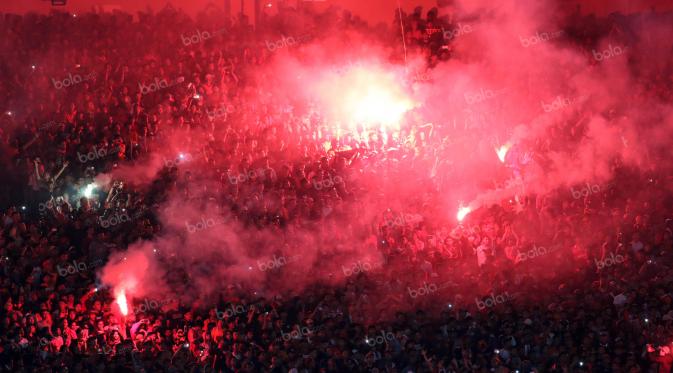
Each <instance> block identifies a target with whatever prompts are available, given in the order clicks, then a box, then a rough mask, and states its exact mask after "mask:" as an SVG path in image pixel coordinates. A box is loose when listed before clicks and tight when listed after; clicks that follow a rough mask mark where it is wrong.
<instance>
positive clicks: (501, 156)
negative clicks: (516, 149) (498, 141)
mask: <svg viewBox="0 0 673 373" xmlns="http://www.w3.org/2000/svg"><path fill="white" fill-rule="evenodd" d="M511 147H512V144H510V143H507V144H505V145H503V146H501V147H499V148H496V149H495V152H496V154H498V159H500V162H502V163H505V157H507V152H508V151H509V148H511Z"/></svg>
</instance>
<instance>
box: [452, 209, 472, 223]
mask: <svg viewBox="0 0 673 373" xmlns="http://www.w3.org/2000/svg"><path fill="white" fill-rule="evenodd" d="M471 212H472V209H471V208H469V207H464V206H461V207H460V208H459V209H458V214H457V215H456V217H457V218H458V221H463V219H465V217H466V216H467V214H469V213H471Z"/></svg>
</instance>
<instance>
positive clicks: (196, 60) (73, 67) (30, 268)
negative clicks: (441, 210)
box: [0, 8, 673, 373]
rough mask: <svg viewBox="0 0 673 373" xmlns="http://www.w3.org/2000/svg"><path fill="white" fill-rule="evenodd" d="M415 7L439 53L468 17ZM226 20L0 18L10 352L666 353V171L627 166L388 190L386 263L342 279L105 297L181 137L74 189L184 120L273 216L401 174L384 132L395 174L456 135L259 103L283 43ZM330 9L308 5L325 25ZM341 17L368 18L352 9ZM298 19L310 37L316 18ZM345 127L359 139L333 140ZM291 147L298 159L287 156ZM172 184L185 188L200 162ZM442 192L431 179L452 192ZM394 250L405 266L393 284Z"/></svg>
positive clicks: (223, 175)
mask: <svg viewBox="0 0 673 373" xmlns="http://www.w3.org/2000/svg"><path fill="white" fill-rule="evenodd" d="M321 17H326V16H321ZM403 17H404V19H403V23H404V24H405V26H406V30H408V36H409V42H410V44H411V45H416V46H417V47H418V48H423V49H425V50H427V54H428V58H429V60H430V62H431V63H436V60H437V59H446V58H450V46H451V38H453V37H454V36H455V35H457V32H468V31H466V29H465V26H464V25H462V26H460V25H451V24H450V22H449V21H448V20H446V19H441V18H439V17H438V15H437V10H436V9H433V10H431V11H429V12H428V13H427V16H426V17H423V15H422V12H421V10H420V9H417V10H416V11H415V12H414V13H413V14H411V15H403ZM219 19H221V18H218V17H217V16H215V15H208V14H206V13H204V14H203V15H201V16H200V17H199V18H198V19H197V20H192V19H190V18H189V17H187V16H186V15H185V14H183V13H181V12H178V11H175V10H173V9H170V8H166V9H164V10H162V11H161V12H159V13H157V14H141V15H140V19H139V20H137V21H133V17H132V16H131V15H128V14H124V13H115V14H93V13H91V14H78V16H77V17H76V18H74V17H72V16H70V15H68V14H61V13H55V14H51V15H49V16H38V15H25V16H15V15H7V14H5V15H3V18H2V20H1V24H0V27H1V28H2V34H3V35H5V37H3V38H2V41H0V43H1V44H0V48H1V50H2V52H3V61H2V65H1V66H2V68H1V69H0V71H1V73H2V76H3V78H4V79H1V80H0V92H3V93H2V95H3V96H2V97H0V106H2V107H5V108H8V109H7V112H6V113H5V114H4V118H3V119H2V120H3V126H2V128H0V131H1V132H0V140H1V142H2V152H3V156H2V162H4V164H3V169H4V170H5V172H4V175H3V176H4V179H5V182H4V185H3V186H2V197H0V198H2V200H0V202H1V203H0V205H1V206H3V212H2V215H1V220H2V226H1V227H0V229H1V234H0V261H1V262H2V263H1V264H0V266H1V268H2V271H1V272H0V280H1V281H2V285H3V286H2V293H1V295H0V300H1V301H2V304H3V311H2V313H1V315H2V326H1V327H0V348H1V350H0V367H2V368H0V369H2V370H3V371H5V370H6V371H12V372H29V371H65V370H66V369H67V370H68V371H69V370H70V369H72V370H74V371H117V370H123V369H129V370H134V371H176V372H181V371H214V372H238V371H244V372H256V371H271V372H286V371H290V372H314V371H315V372H343V371H357V372H359V371H363V372H365V371H367V372H405V373H406V372H486V371H496V372H510V371H514V372H532V371H538V372H570V371H589V372H660V373H662V372H670V371H671V366H672V364H673V355H672V353H671V349H673V294H672V293H671V289H673V271H671V270H670V268H671V265H673V253H672V251H671V249H672V245H673V220H671V218H673V217H671V216H670V208H671V202H673V200H671V196H670V190H671V186H672V182H673V180H671V179H670V177H668V175H661V174H651V175H643V174H640V173H636V172H634V171H630V170H628V169H626V168H620V167H619V166H615V167H616V170H617V171H616V172H617V173H620V174H621V175H622V176H621V177H620V182H619V183H613V184H611V185H608V186H603V185H601V186H598V187H597V188H598V190H599V191H598V192H595V193H589V192H587V193H583V192H582V193H581V192H576V191H572V192H568V191H559V192H558V193H557V194H556V195H548V196H535V195H530V196H520V197H518V198H517V199H516V200H515V201H514V200H513V201H503V203H502V204H501V205H497V206H495V207H492V208H489V209H483V210H480V211H476V212H474V213H473V215H470V216H469V218H468V219H466V220H465V222H464V223H463V224H461V225H459V226H458V227H455V228H453V229H450V228H448V227H447V226H446V225H433V224H430V223H426V222H425V221H424V219H423V214H424V212H425V211H426V210H427V209H431V207H429V206H428V205H427V204H426V203H423V202H422V201H421V202H418V206H416V208H415V209H410V210H415V211H413V212H410V211H392V210H388V211H386V210H385V201H382V202H381V207H382V210H381V211H386V212H385V213H383V214H380V215H379V219H378V221H376V222H375V224H374V225H372V224H368V223H371V222H366V221H363V222H360V225H361V226H363V227H365V226H369V227H370V228H369V229H368V230H365V233H364V237H365V238H366V239H364V240H363V245H375V246H377V247H378V248H379V249H380V251H381V253H382V254H383V256H384V257H385V264H379V263H365V265H366V266H363V267H358V270H357V271H356V269H355V267H354V268H352V269H344V273H346V271H348V270H350V271H351V272H350V273H354V272H359V273H358V274H357V275H354V276H347V277H348V278H347V282H346V283H345V284H344V285H343V286H341V287H337V288H325V287H321V286H313V287H311V288H309V289H307V290H306V291H305V292H304V294H302V295H301V296H296V297H291V298H289V299H285V298H281V297H274V298H273V299H264V298H252V299H251V298H245V297H241V296H240V294H239V293H237V291H236V289H235V288H228V289H226V290H223V293H222V296H221V297H220V299H219V300H218V302H217V304H213V305H211V306H209V307H203V306H200V307H199V306H196V305H191V304H184V303H182V302H181V301H180V300H175V299H145V300H144V303H142V304H136V305H135V306H134V307H133V311H132V312H131V313H130V314H129V316H128V318H127V319H121V318H120V317H119V316H118V315H116V314H115V313H114V312H112V310H111V304H112V296H111V294H110V292H109V291H108V289H105V288H99V287H97V286H98V285H97V282H96V270H97V269H99V268H101V267H102V266H103V265H104V264H105V263H106V261H107V258H108V257H109V256H110V254H111V253H113V252H117V251H121V250H123V249H124V248H126V247H127V246H128V245H129V244H131V243H133V242H135V241H137V240H139V239H150V238H152V237H153V236H154V235H156V234H157V233H158V232H160V230H161V227H160V222H159V220H158V219H157V217H156V216H155V214H154V211H153V208H154V207H155V206H157V205H159V204H160V203H161V202H162V201H163V200H164V198H165V192H164V191H165V190H168V189H170V186H171V185H172V184H173V183H175V180H176V176H175V173H176V169H177V168H178V167H179V164H180V162H181V161H182V159H181V156H180V155H177V156H176V159H170V160H167V159H165V160H164V162H165V166H166V167H164V169H163V170H162V172H161V173H160V175H159V177H158V178H157V180H156V181H155V183H156V185H154V186H153V187H152V188H151V189H150V191H149V192H147V191H141V190H140V189H136V188H135V187H134V186H132V185H130V184H129V183H124V182H123V181H116V182H115V183H114V184H113V186H112V187H110V188H108V189H107V190H88V191H87V192H84V193H83V192H82V191H83V190H86V189H87V186H88V185H90V184H91V183H93V182H94V181H95V179H94V177H95V176H96V175H99V174H102V173H107V172H110V171H112V170H114V169H116V168H120V167H123V166H124V165H127V164H132V163H134V162H136V161H138V160H142V159H145V158H147V157H148V156H149V155H150V154H151V153H152V152H154V151H156V150H158V149H161V147H162V143H163V142H164V141H167V139H169V138H172V137H174V136H176V134H177V135H181V134H185V135H184V136H185V137H184V138H185V142H186V143H188V144H192V145H193V144H201V143H203V144H207V145H206V146H203V147H202V148H201V149H199V152H198V156H196V155H194V156H192V155H189V156H190V157H193V158H194V159H192V160H193V161H194V162H198V163H201V164H209V165H212V167H210V168H209V169H210V170H211V171H210V172H211V173H215V175H214V176H213V175H208V176H211V177H215V178H217V179H219V180H220V181H221V182H220V185H219V187H218V189H217V191H213V192H212V193H213V194H216V195H217V196H218V198H219V199H220V200H221V201H222V202H223V203H224V204H226V205H228V206H229V207H230V208H231V211H232V212H234V214H235V216H236V219H237V220H238V221H241V222H242V223H243V224H245V225H250V226H258V227H264V226H269V225H277V226H278V227H281V228H284V227H287V226H289V225H297V226H302V225H306V224H309V223H310V222H312V221H325V222H327V221H329V220H330V219H331V218H332V217H333V216H334V215H338V214H339V212H340V211H341V210H340V206H343V205H344V204H346V203H357V195H358V192H359V189H358V188H359V185H360V184H359V181H358V177H357V174H358V171H357V170H359V169H361V168H362V167H361V165H362V163H363V162H367V165H368V167H367V168H368V170H383V169H386V170H387V172H390V174H391V177H393V178H394V177H397V176H396V175H395V167H388V166H387V163H386V162H387V158H385V157H381V156H380V155H381V154H385V149H389V148H391V147H393V146H396V147H399V149H401V150H400V151H399V153H396V154H394V155H393V154H387V155H386V156H387V157H388V158H395V159H396V161H397V162H396V165H397V166H396V167H397V169H398V170H400V172H402V170H408V169H409V168H410V167H411V165H417V164H425V165H427V166H428V167H427V168H428V169H430V168H432V163H433V162H434V161H435V159H434V156H435V155H436V154H434V153H427V152H425V151H417V150H416V149H426V148H427V149H437V148H439V147H440V145H441V144H443V143H445V139H443V138H438V137H437V136H436V135H435V136H434V137H433V136H432V135H427V134H426V133H423V134H421V133H420V132H422V131H420V132H415V131H412V132H410V133H403V134H402V135H401V136H400V137H399V139H404V140H399V139H398V140H396V139H393V138H385V137H384V136H381V134H373V135H372V136H371V137H370V138H369V139H368V140H367V141H361V140H355V139H348V138H346V139H344V140H342V141H343V143H342V144H336V143H333V144H331V145H330V147H324V146H323V145H322V144H320V143H318V142H316V141H315V140H314V139H315V138H316V136H317V138H320V137H319V136H320V135H314V131H316V130H315V129H316V128H318V127H319V126H316V122H314V119H313V118H305V117H302V116H301V115H300V114H298V113H293V112H292V111H290V110H287V108H286V107H283V106H282V105H279V104H277V103H275V102H273V101H272V100H271V98H269V99H268V102H267V105H266V106H265V107H264V108H259V107H256V106H255V105H256V104H257V103H259V102H263V100H256V101H254V104H253V103H251V101H248V100H245V97H246V95H251V94H257V93H259V92H255V88H254V84H253V83H254V79H255V77H254V75H253V74H252V72H254V69H255V67H256V66H259V65H262V64H264V63H265V62H266V61H267V60H268V59H269V57H270V55H271V54H272V53H273V50H272V49H273V48H269V46H268V45H269V44H268V41H267V40H269V39H273V38H272V37H271V36H269V34H268V30H264V29H261V30H258V31H253V29H252V28H251V26H249V25H247V24H245V22H243V21H241V22H238V23H232V24H220V23H218V20H219ZM275 21H276V22H281V21H282V19H276V20H275ZM327 21H328V20H325V19H323V18H320V17H317V16H316V17H315V19H314V24H316V25H317V24H320V23H321V22H327ZM334 22H342V23H343V24H341V25H340V27H342V28H349V27H352V28H362V27H365V26H363V25H362V24H361V23H360V22H359V21H358V20H356V19H352V18H349V17H337V20H336V21H334ZM395 22H399V18H398V19H396V20H395ZM573 22H575V24H573V25H572V26H569V28H568V33H567V36H566V37H570V38H574V39H573V40H576V41H577V42H578V43H580V44H583V45H587V46H590V45H591V42H592V40H595V38H597V37H598V36H599V35H600V31H595V32H594V34H591V33H590V32H583V31H582V30H596V29H598V30H603V31H602V32H608V31H609V30H607V31H606V30H604V29H605V26H604V24H607V23H609V22H608V20H605V19H594V18H587V19H582V20H578V19H575V20H574V21H573ZM272 24H273V23H272ZM274 27H275V26H274ZM461 27H462V28H461ZM183 30H188V31H183ZM203 30H212V31H210V32H208V33H207V35H206V34H204V32H203ZM217 30H219V32H217ZM440 30H441V32H440ZM447 30H453V31H449V32H448V37H447V33H446V31H447ZM457 30H462V31H457ZM73 35H76V37H73ZM286 35H311V36H310V38H314V37H315V38H318V37H320V35H319V33H316V31H315V28H314V27H312V26H311V25H308V26H306V27H305V28H304V29H292V30H287V34H286ZM396 37H397V36H391V37H390V42H391V43H393V44H394V45H397V44H398V43H397V42H396ZM297 38H299V37H297ZM277 46H278V44H275V45H274V48H277ZM290 47H291V46H290ZM52 61H58V63H52ZM670 83H671V82H670V81H668V82H667V81H665V80H657V81H656V82H654V83H653V82H649V81H647V82H645V83H643V84H658V85H655V86H654V88H655V89H654V90H653V92H655V94H658V92H671V88H672V87H671V86H670ZM260 95H261V94H260ZM262 96H263V95H262ZM19 118H20V120H19ZM304 119H306V120H304ZM568 130H570V129H568ZM191 134H194V135H193V136H192V135H191ZM203 134H208V135H209V136H207V137H206V139H205V140H204V139H203V138H201V137H200V136H202V135H203ZM466 136H471V135H470V133H469V131H466ZM396 141H399V142H396ZM343 145H349V146H350V150H346V151H340V152H338V151H335V149H337V148H341V147H342V146H343ZM298 158H301V159H304V160H305V162H302V163H299V162H297V163H291V162H286V161H285V160H286V159H298ZM251 172H252V174H253V177H249V175H251ZM240 175H243V176H245V177H244V178H243V180H245V182H241V179H240V177H239V176H240ZM202 177H205V176H203V175H193V178H195V179H198V178H202ZM325 180H329V184H325ZM316 183H320V185H321V187H320V188H318V187H316V185H317V184H316ZM177 184H178V185H177V188H179V189H181V190H182V191H183V192H184V193H185V195H186V196H187V198H190V193H191V192H192V191H190V188H189V185H188V183H187V184H185V185H183V184H180V183H177ZM640 184H644V185H646V187H644V188H642V190H641V193H639V194H633V190H634V187H633V186H634V185H640ZM589 188H590V187H589ZM429 189H430V190H429V191H428V198H429V199H430V200H432V198H434V197H436V194H437V193H438V192H437V191H436V190H433V189H432V188H429ZM590 190H591V189H590ZM265 193H266V194H267V195H268V194H271V195H275V196H278V197H281V198H264V195H265ZM577 195H579V196H580V197H579V198H578V197H576V196H577ZM353 200H355V201H356V202H353ZM268 201H281V202H280V205H274V204H273V203H271V202H268ZM604 206H610V208H603V207H604ZM120 214H122V215H123V216H124V217H126V219H121V218H119V216H120ZM354 219H355V218H354ZM550 222H554V224H550ZM598 222H600V224H598ZM325 224H327V223H325ZM588 225H591V226H592V227H594V228H595V227H597V226H598V225H600V227H599V228H596V236H597V237H601V238H602V242H603V243H602V244H601V245H593V244H587V243H586V242H582V241H579V240H576V239H575V237H581V236H584V235H583V234H581V233H582V231H583V230H585V229H586V227H587V226H588ZM319 234H323V233H322V232H320V233H319ZM324 234H325V235H327V234H329V232H327V231H325V232H324ZM550 263H553V265H551V264H550ZM379 265H380V266H381V267H383V268H380V271H369V270H368V268H371V267H374V266H379ZM388 266H390V267H399V266H402V267H403V268H409V275H408V276H407V277H404V278H400V281H397V282H390V283H385V284H381V282H386V281H385V279H388V278H390V277H391V274H390V273H387V272H386V271H387V267H388ZM412 269H414V270H412ZM350 273H349V274H350ZM455 274H460V275H458V276H456V275H455ZM379 280H382V281H379ZM419 284H423V285H422V286H423V287H421V288H418V286H419ZM416 288H418V290H415V289H416ZM381 289H385V293H387V294H398V295H400V294H401V296H397V297H396V296H393V297H386V299H384V300H382V301H381V303H380V304H379V305H378V307H379V309H380V308H384V309H388V310H393V311H394V312H393V314H392V315H388V314H385V312H381V313H380V314H378V315H377V316H381V317H380V318H379V317H374V316H370V315H371V314H372V311H371V310H370V308H369V304H370V303H371V301H370V300H369V299H371V297H373V296H371V297H369V298H368V294H369V295H371V294H373V293H374V292H376V291H377V290H381ZM430 293H433V294H432V295H430V296H425V295H429V294H430ZM473 298H474V299H473ZM438 299H441V300H442V301H438ZM402 303H405V304H410V305H411V308H409V307H406V309H411V310H410V311H403V310H404V309H405V307H403V306H402V305H401V304H402Z"/></svg>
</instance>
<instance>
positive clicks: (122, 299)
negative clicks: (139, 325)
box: [115, 289, 129, 316]
mask: <svg viewBox="0 0 673 373" xmlns="http://www.w3.org/2000/svg"><path fill="white" fill-rule="evenodd" d="M115 299H116V302H117V306H119V310H120V311H121V313H122V315H124V316H126V315H128V314H129V306H128V303H127V302H126V292H125V291H124V289H122V290H120V291H119V292H118V293H117V296H116V298H115Z"/></svg>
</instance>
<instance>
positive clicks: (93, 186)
mask: <svg viewBox="0 0 673 373" xmlns="http://www.w3.org/2000/svg"><path fill="white" fill-rule="evenodd" d="M96 186H97V185H96V184H95V183H91V184H89V185H87V186H86V188H84V197H86V198H91V195H92V193H93V190H94V189H96Z"/></svg>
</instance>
